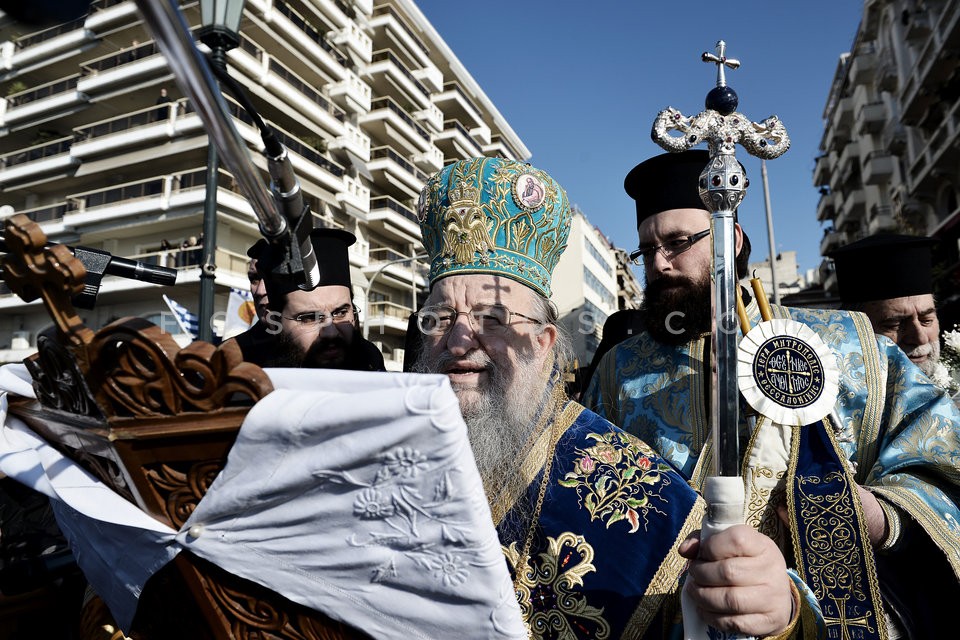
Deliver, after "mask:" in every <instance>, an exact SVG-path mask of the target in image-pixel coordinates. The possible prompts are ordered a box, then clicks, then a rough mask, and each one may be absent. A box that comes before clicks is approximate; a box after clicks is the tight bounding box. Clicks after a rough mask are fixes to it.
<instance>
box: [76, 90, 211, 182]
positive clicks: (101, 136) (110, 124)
mask: <svg viewBox="0 0 960 640" xmlns="http://www.w3.org/2000/svg"><path fill="white" fill-rule="evenodd" d="M202 134H203V124H202V123H201V122H200V118H199V116H197V115H196V113H194V112H193V111H192V109H191V108H190V104H189V102H188V101H187V99H186V98H183V99H180V100H178V101H177V102H170V103H167V104H165V105H161V106H153V107H148V108H146V109H140V110H138V111H133V112H131V113H125V114H123V115H120V116H117V117H115V118H109V119H107V120H101V121H99V122H93V123H90V124H88V125H85V126H82V127H77V128H75V129H74V130H73V136H74V139H75V140H76V142H74V143H73V147H72V150H71V153H72V154H73V156H74V157H76V158H77V159H78V160H80V161H84V162H86V161H89V160H93V159H96V158H99V157H103V156H106V155H110V156H114V157H116V156H118V155H119V154H129V153H135V152H138V151H139V152H140V153H141V157H140V158H139V161H144V160H145V159H147V158H146V157H145V156H144V155H143V154H145V153H146V151H145V150H149V151H150V153H152V154H153V156H152V157H154V158H155V157H156V147H157V145H158V144H160V143H163V142H168V141H170V140H173V139H175V138H183V137H187V136H194V137H196V140H195V142H194V143H193V145H192V146H193V147H195V148H196V147H200V146H204V145H206V137H205V136H203V137H202V138H201V136H202ZM181 146H184V145H181ZM179 150H183V149H179ZM170 151H171V150H167V152H168V153H169V152H170ZM115 159H116V164H117V166H120V165H121V164H123V163H125V162H127V163H129V162H132V161H133V160H132V159H131V158H130V157H126V158H121V157H116V158H115Z"/></svg>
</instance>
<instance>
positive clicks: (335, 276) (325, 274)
mask: <svg viewBox="0 0 960 640" xmlns="http://www.w3.org/2000/svg"><path fill="white" fill-rule="evenodd" d="M356 241H357V237H356V236H355V235H353V234H352V233H350V232H349V231H344V230H343V229H314V230H313V231H311V232H310V242H312V243H313V251H314V253H316V254H317V266H319V267H320V284H319V285H318V286H321V287H329V286H330V285H335V284H339V285H343V286H345V287H349V286H350V255H349V254H348V252H347V248H348V247H349V246H350V245H352V244H353V243H355V242H356Z"/></svg>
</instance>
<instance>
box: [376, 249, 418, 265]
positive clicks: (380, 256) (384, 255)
mask: <svg viewBox="0 0 960 640" xmlns="http://www.w3.org/2000/svg"><path fill="white" fill-rule="evenodd" d="M394 260H397V261H400V260H409V261H410V262H413V261H414V258H413V256H407V255H404V254H402V253H400V252H399V251H396V250H395V249H391V248H389V247H376V248H373V247H371V248H370V264H371V265H373V264H380V263H383V262H392V261H394Z"/></svg>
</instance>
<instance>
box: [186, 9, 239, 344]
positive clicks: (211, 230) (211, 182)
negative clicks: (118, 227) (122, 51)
mask: <svg viewBox="0 0 960 640" xmlns="http://www.w3.org/2000/svg"><path fill="white" fill-rule="evenodd" d="M243 3H244V0H201V2H200V17H201V21H202V23H203V26H202V27H201V28H200V30H199V31H198V32H197V33H198V37H199V38H200V41H201V42H203V43H204V44H206V45H207V46H208V47H210V51H211V56H210V63H211V64H212V65H213V66H215V67H217V68H218V69H221V70H225V69H226V68H227V51H229V50H230V49H233V48H234V47H236V46H237V45H239V44H240V36H239V35H238V32H239V30H240V18H241V16H242V15H243ZM218 170H219V159H218V158H217V147H216V145H215V144H213V141H212V140H209V139H208V141H207V176H206V193H205V195H204V199H203V258H202V264H201V265H200V314H199V315H200V334H199V335H198V336H197V337H198V338H199V339H200V340H202V341H204V342H212V341H213V326H212V320H213V300H214V295H215V288H214V284H215V281H216V276H217V263H216V250H217V188H218V186H217V172H218Z"/></svg>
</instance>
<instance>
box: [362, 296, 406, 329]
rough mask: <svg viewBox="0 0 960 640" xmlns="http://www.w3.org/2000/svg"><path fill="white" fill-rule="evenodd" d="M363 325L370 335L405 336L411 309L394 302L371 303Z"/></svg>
mask: <svg viewBox="0 0 960 640" xmlns="http://www.w3.org/2000/svg"><path fill="white" fill-rule="evenodd" d="M368 306H369V310H368V311H367V319H366V321H365V324H366V325H367V327H368V330H369V331H370V335H371V336H374V335H383V334H384V333H386V334H392V335H398V334H406V331H407V320H409V318H410V314H411V313H413V309H411V308H410V307H407V306H404V305H400V304H397V303H395V302H385V301H384V302H371V303H370V304H369V305H368Z"/></svg>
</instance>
